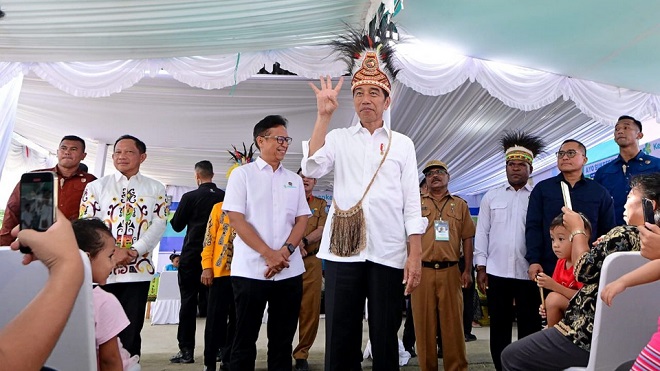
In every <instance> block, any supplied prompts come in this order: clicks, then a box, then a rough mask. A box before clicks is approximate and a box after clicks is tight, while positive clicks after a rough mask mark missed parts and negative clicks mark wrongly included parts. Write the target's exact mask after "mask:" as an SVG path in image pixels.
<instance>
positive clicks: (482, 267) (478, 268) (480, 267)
mask: <svg viewBox="0 0 660 371" xmlns="http://www.w3.org/2000/svg"><path fill="white" fill-rule="evenodd" d="M474 269H475V270H476V271H477V272H481V271H485V270H486V266H485V265H477V267H476V268H474Z"/></svg>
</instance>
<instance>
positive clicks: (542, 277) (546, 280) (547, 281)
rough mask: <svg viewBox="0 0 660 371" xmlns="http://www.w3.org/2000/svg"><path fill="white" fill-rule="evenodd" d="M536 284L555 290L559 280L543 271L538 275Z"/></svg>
mask: <svg viewBox="0 0 660 371" xmlns="http://www.w3.org/2000/svg"><path fill="white" fill-rule="evenodd" d="M536 284H537V285H538V286H539V287H543V288H546V289H548V290H553V291H554V288H555V285H556V284H557V282H556V281H555V280H553V279H552V277H550V276H548V275H547V274H545V273H543V272H540V273H539V274H538V275H537V276H536Z"/></svg>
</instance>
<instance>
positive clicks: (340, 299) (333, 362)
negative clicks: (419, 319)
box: [232, 261, 404, 371]
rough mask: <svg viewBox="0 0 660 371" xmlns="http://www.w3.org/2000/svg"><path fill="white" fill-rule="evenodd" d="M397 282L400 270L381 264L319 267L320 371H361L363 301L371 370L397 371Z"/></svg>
mask: <svg viewBox="0 0 660 371" xmlns="http://www.w3.org/2000/svg"><path fill="white" fill-rule="evenodd" d="M402 280H403V270H402V269H396V268H391V267H387V266H384V265H381V264H376V263H372V262H368V261H367V262H358V263H338V262H332V261H326V262H325V303H326V305H325V313H326V317H325V326H326V335H325V336H326V344H325V347H326V348H325V370H326V371H355V370H361V362H362V350H361V349H362V315H363V309H364V301H365V299H368V302H367V303H368V304H367V305H368V308H367V311H368V314H369V318H368V320H369V339H370V340H371V350H372V354H373V359H374V362H373V370H374V371H386V370H397V371H398V370H399V351H398V349H399V345H398V338H397V331H398V330H399V327H400V326H401V313H402V311H401V302H402V299H403V288H404V287H403V285H402V284H401V281H402ZM232 371H233V370H232Z"/></svg>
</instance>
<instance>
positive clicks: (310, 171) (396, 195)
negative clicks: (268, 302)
mask: <svg viewBox="0 0 660 371" xmlns="http://www.w3.org/2000/svg"><path fill="white" fill-rule="evenodd" d="M379 57H380V56H378V57H377V56H376V53H375V52H373V53H366V58H365V60H364V61H363V63H362V65H361V68H360V69H359V70H358V71H357V72H356V73H355V76H354V78H353V80H352V83H351V91H352V92H353V103H354V105H355V111H356V113H357V116H358V117H359V119H360V122H359V123H357V124H356V125H353V126H351V127H348V128H341V129H335V130H332V131H331V132H329V133H328V132H327V130H328V124H329V122H330V119H331V117H332V114H333V112H334V111H335V109H336V108H337V104H338V103H337V94H338V93H339V90H340V89H341V86H342V82H343V79H340V81H339V83H338V84H337V85H336V87H334V88H333V87H332V81H331V80H330V77H327V78H325V79H324V78H322V79H321V88H320V89H319V88H317V87H316V86H313V89H314V91H315V93H316V99H317V107H318V115H317V120H316V123H315V126H314V131H313V133H312V138H311V140H310V141H309V144H308V145H307V144H306V143H305V144H303V147H304V148H303V155H304V157H303V160H302V172H303V173H304V174H305V175H306V176H309V177H313V178H320V177H321V176H323V175H325V174H327V173H328V172H330V171H331V170H334V177H335V178H334V188H333V205H332V207H331V208H330V211H329V214H328V219H327V221H326V226H325V228H324V229H323V237H322V239H321V247H320V250H319V253H318V257H319V258H321V259H324V260H325V300H326V301H325V302H326V319H325V322H326V351H325V370H327V371H332V370H341V371H350V370H360V362H361V361H362V353H361V346H362V318H363V308H364V303H365V298H366V299H368V320H369V338H370V340H371V346H372V348H371V349H372V355H373V360H374V363H373V368H374V370H398V369H399V366H398V354H399V353H398V343H397V331H398V329H399V327H400V326H401V312H402V311H401V303H402V301H403V294H404V285H402V282H403V283H405V292H406V294H407V293H410V292H411V291H412V290H413V289H414V288H415V287H416V286H417V285H418V284H419V282H420V277H421V234H423V233H424V231H425V229H426V220H425V219H424V218H422V216H421V203H420V198H419V186H418V184H417V182H418V179H419V177H418V172H417V158H416V155H415V147H414V144H413V142H412V141H411V140H410V138H408V137H406V136H405V135H403V134H400V133H397V132H395V131H393V130H391V129H390V127H389V122H388V119H389V113H386V114H385V116H386V117H387V118H385V119H384V115H383V113H384V112H385V111H386V110H387V109H388V108H389V105H390V97H389V94H390V81H389V78H388V77H387V76H386V75H385V74H384V73H383V72H382V71H381V70H380V69H379V68H378V63H379V62H378V59H377V58H379ZM384 157H385V160H384V161H383V158H384ZM381 162H382V167H379V165H380V164H381ZM374 174H376V176H375V178H373V177H374ZM372 178H373V184H371V186H369V184H370V181H371V180H372ZM361 199H362V202H361V206H362V209H363V212H364V219H363V222H364V227H365V228H366V231H365V233H366V243H364V245H363V246H362V245H361V244H360V245H354V246H349V249H348V250H349V252H348V253H339V254H338V253H337V252H338V251H337V250H336V249H333V251H335V252H333V251H331V246H332V243H333V242H332V240H333V238H332V237H333V228H332V225H333V218H334V215H335V213H336V209H337V208H339V209H342V210H346V209H349V208H351V207H353V206H355V205H356V204H358V203H359V201H360V200H361ZM358 224H359V223H358ZM355 228H357V225H355ZM345 231H346V230H344V232H345ZM334 233H338V232H336V231H335V232H334ZM347 234H348V233H347ZM338 235H339V233H338ZM335 237H337V236H335ZM342 239H343V238H342ZM407 240H408V242H409V246H410V248H409V250H407V248H406V242H407ZM340 255H342V256H340Z"/></svg>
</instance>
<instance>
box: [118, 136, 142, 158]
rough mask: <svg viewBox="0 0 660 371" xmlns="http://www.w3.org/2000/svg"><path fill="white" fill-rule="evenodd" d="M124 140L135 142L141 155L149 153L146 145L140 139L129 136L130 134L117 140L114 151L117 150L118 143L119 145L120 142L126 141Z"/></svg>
mask: <svg viewBox="0 0 660 371" xmlns="http://www.w3.org/2000/svg"><path fill="white" fill-rule="evenodd" d="M124 139H130V140H132V141H134V142H135V146H136V147H137V149H138V151H139V152H140V154H143V153H147V145H146V144H144V142H143V141H141V140H139V139H138V138H136V137H134V136H132V135H128V134H124V135H122V136H120V137H119V139H117V140H116V141H115V146H114V147H112V149H113V150H114V149H115V148H117V143H119V141H120V140H124Z"/></svg>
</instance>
